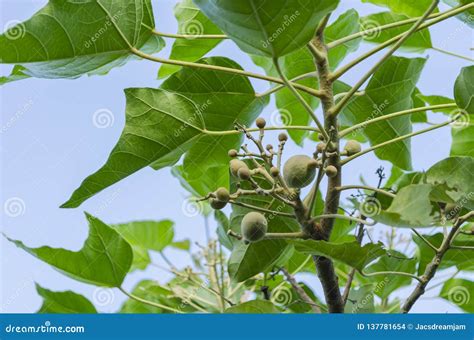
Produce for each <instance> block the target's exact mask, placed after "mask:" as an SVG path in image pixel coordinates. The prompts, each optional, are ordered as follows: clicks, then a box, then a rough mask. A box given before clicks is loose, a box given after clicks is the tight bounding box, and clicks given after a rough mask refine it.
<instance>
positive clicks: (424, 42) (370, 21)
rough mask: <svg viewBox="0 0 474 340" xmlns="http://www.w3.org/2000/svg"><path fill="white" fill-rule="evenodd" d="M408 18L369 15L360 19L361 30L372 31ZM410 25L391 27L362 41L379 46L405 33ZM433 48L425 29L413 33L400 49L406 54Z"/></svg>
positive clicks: (384, 14)
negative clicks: (377, 27) (406, 52)
mask: <svg viewBox="0 0 474 340" xmlns="http://www.w3.org/2000/svg"><path fill="white" fill-rule="evenodd" d="M406 19H408V17H407V16H406V15H402V14H395V13H392V12H381V13H374V14H370V15H368V16H366V17H362V18H361V19H360V21H361V26H362V30H366V29H372V28H374V27H376V26H382V25H387V24H392V23H394V22H397V21H402V20H406ZM409 27H410V25H406V26H399V27H393V28H390V29H386V30H376V31H375V32H373V33H371V34H367V35H365V36H364V40H365V41H367V42H371V43H376V44H381V43H383V42H385V41H387V40H390V39H391V38H393V37H395V36H397V35H399V34H402V33H404V32H406V31H407V30H408V29H409ZM431 47H433V46H432V44H431V35H430V31H428V30H427V29H425V30H421V31H419V32H416V33H414V34H413V35H412V36H411V37H409V38H408V39H407V40H406V41H405V42H404V43H403V45H402V46H401V48H402V49H403V50H405V51H408V52H417V53H421V52H424V51H425V50H426V49H429V48H431Z"/></svg>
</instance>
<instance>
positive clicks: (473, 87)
mask: <svg viewBox="0 0 474 340" xmlns="http://www.w3.org/2000/svg"><path fill="white" fill-rule="evenodd" d="M454 99H455V100H456V104H458V106H459V108H460V109H462V110H464V111H466V112H467V113H468V114H470V115H472V114H474V66H467V67H464V68H462V69H461V73H459V76H458V77H457V78H456V82H455V84H454Z"/></svg>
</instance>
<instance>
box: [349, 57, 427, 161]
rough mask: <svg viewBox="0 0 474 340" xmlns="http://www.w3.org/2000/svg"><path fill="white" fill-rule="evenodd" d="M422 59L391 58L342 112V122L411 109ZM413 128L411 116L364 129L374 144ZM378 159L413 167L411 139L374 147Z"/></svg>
mask: <svg viewBox="0 0 474 340" xmlns="http://www.w3.org/2000/svg"><path fill="white" fill-rule="evenodd" d="M425 61H426V60H425V59H422V58H415V59H409V58H403V57H391V58H389V59H388V60H387V61H386V62H385V63H384V64H383V65H382V66H381V67H380V68H379V69H378V70H377V72H375V74H374V75H373V76H372V78H371V79H370V81H369V83H368V85H367V87H366V88H365V91H364V95H363V96H360V97H357V98H356V99H354V100H352V101H351V102H350V103H349V105H348V106H347V107H346V108H345V109H344V110H343V112H342V114H341V121H342V124H343V125H345V126H351V125H354V124H358V123H362V122H364V121H366V120H369V119H373V118H376V117H379V116H383V115H387V114H389V113H393V112H397V111H402V110H406V109H410V108H412V106H413V101H412V99H411V94H412V92H413V91H414V89H415V87H416V83H417V81H418V79H419V77H420V74H421V71H422V69H423V66H424V64H425ZM411 131H412V126H411V120H410V116H408V115H404V116H400V117H397V118H393V119H390V120H384V121H380V122H377V123H375V124H370V125H368V126H366V127H365V128H364V129H363V132H364V134H365V135H366V136H367V138H368V139H369V141H370V144H371V145H377V144H380V143H383V142H386V141H389V140H392V139H394V138H396V137H399V136H402V135H405V134H408V133H410V132H411ZM375 154H376V155H377V157H378V158H380V159H383V160H387V161H390V162H392V163H393V164H394V165H396V166H397V167H399V168H401V169H405V170H410V169H411V166H412V164H411V143H410V139H406V140H404V141H400V142H397V143H392V144H389V145H387V146H385V147H383V148H380V149H377V150H375Z"/></svg>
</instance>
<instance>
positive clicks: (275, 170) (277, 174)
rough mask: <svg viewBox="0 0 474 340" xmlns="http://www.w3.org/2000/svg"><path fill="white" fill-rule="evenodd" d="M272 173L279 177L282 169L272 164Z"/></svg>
mask: <svg viewBox="0 0 474 340" xmlns="http://www.w3.org/2000/svg"><path fill="white" fill-rule="evenodd" d="M270 174H271V175H272V176H273V177H278V176H279V175H280V170H278V168H276V167H274V166H272V167H271V168H270Z"/></svg>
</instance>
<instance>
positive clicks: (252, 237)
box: [240, 211, 268, 242]
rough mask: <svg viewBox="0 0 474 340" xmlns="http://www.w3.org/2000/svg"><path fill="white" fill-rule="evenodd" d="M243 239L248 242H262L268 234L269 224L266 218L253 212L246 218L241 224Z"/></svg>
mask: <svg viewBox="0 0 474 340" xmlns="http://www.w3.org/2000/svg"><path fill="white" fill-rule="evenodd" d="M240 227H241V233H242V237H243V238H244V240H245V241H248V242H257V241H260V240H261V239H262V238H263V237H264V236H265V234H266V233H267V229H268V223H267V219H266V218H265V216H263V215H262V214H260V213H258V212H255V211H252V212H249V213H248V214H247V215H245V216H244V218H243V219H242V223H241V224H240Z"/></svg>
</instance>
